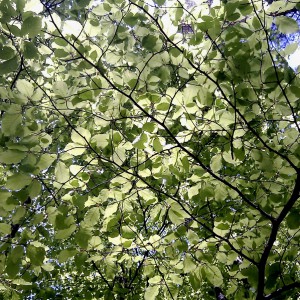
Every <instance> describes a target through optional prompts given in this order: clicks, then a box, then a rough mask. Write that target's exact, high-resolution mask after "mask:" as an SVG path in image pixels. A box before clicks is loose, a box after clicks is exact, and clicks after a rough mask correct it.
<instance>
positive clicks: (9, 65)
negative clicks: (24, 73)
mask: <svg viewBox="0 0 300 300" xmlns="http://www.w3.org/2000/svg"><path fill="white" fill-rule="evenodd" d="M18 67H19V60H18V57H17V56H14V57H13V58H11V59H9V60H6V61H4V62H1V63H0V75H4V74H7V73H10V72H14V71H16V70H17V68H18Z"/></svg>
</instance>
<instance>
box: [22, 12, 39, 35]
mask: <svg viewBox="0 0 300 300" xmlns="http://www.w3.org/2000/svg"><path fill="white" fill-rule="evenodd" d="M41 28H42V20H41V18H40V17H38V16H29V17H28V18H26V19H25V20H24V22H23V24H22V29H21V32H22V35H23V36H24V35H26V34H28V37H29V38H33V37H35V36H37V35H38V34H39V33H40V31H41Z"/></svg>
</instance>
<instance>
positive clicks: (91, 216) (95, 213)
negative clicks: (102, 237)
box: [84, 207, 100, 227]
mask: <svg viewBox="0 0 300 300" xmlns="http://www.w3.org/2000/svg"><path fill="white" fill-rule="evenodd" d="M99 218H100V211H99V208H98V207H92V208H90V209H89V210H88V211H87V213H86V215H85V217H84V226H86V227H90V226H93V225H95V224H97V223H98V221H99Z"/></svg>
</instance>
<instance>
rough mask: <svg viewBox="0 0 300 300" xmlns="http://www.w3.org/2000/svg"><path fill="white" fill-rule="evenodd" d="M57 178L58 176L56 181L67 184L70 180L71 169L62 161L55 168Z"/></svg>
mask: <svg viewBox="0 0 300 300" xmlns="http://www.w3.org/2000/svg"><path fill="white" fill-rule="evenodd" d="M55 176H56V180H57V181H58V182H60V183H65V182H67V181H68V180H69V178H70V176H69V169H68V168H67V166H66V165H65V164H64V163H63V162H61V161H59V162H58V163H57V165H56V167H55Z"/></svg>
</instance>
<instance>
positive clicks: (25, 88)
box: [16, 79, 34, 97]
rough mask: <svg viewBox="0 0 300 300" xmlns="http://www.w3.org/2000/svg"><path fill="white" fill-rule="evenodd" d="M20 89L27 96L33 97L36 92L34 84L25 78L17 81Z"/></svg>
mask: <svg viewBox="0 0 300 300" xmlns="http://www.w3.org/2000/svg"><path fill="white" fill-rule="evenodd" d="M16 87H17V89H18V91H19V92H20V93H21V94H23V95H24V96H26V97H31V96H32V95H33V92H34V87H33V85H32V84H31V83H30V82H29V81H28V80H25V79H19V80H18V81H17V83H16Z"/></svg>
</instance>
